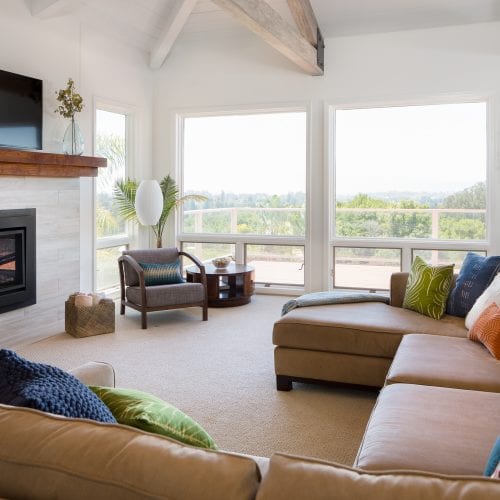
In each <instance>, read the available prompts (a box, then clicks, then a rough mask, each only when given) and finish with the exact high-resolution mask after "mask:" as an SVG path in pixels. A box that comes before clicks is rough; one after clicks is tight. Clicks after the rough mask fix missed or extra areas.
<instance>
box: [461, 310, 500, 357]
mask: <svg viewBox="0 0 500 500" xmlns="http://www.w3.org/2000/svg"><path fill="white" fill-rule="evenodd" d="M468 337H469V338H470V339H471V340H475V341H476V342H481V343H482V344H483V345H484V346H485V347H486V349H488V351H490V353H491V354H492V356H493V357H494V358H496V359H500V307H498V306H497V305H496V304H495V303H493V304H491V305H489V306H488V307H487V308H486V309H485V310H484V311H483V313H482V314H481V316H479V318H478V320H477V321H476V322H475V323H474V324H473V325H472V328H471V329H470V330H469V333H468Z"/></svg>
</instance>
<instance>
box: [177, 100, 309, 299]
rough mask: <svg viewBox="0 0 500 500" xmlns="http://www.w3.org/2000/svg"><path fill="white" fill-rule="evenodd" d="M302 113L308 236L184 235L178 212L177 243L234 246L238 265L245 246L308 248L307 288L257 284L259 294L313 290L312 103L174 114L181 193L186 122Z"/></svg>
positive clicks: (179, 211) (203, 109)
mask: <svg viewBox="0 0 500 500" xmlns="http://www.w3.org/2000/svg"><path fill="white" fill-rule="evenodd" d="M293 112H301V113H305V114H306V172H305V175H306V178H305V190H306V207H305V222H306V224H305V226H306V227H305V234H304V236H303V237H290V236H260V235H244V234H217V233H216V234H213V233H183V232H182V231H181V229H182V218H183V209H182V208H181V209H180V210H177V214H176V224H175V240H176V242H177V244H178V245H179V246H181V245H182V243H184V242H193V243H232V244H234V245H235V249H236V250H235V255H234V259H235V261H236V262H237V263H239V264H243V263H244V262H245V253H246V252H245V245H246V244H254V245H296V246H303V247H304V266H305V267H304V286H303V287H302V286H294V285H289V286H284V285H271V286H269V285H265V284H258V283H257V284H256V287H255V290H256V292H257V293H263V294H266V293H267V294H273V295H290V294H291V295H300V294H301V293H304V290H306V289H308V288H309V283H310V279H311V278H310V276H311V265H312V262H311V257H310V256H311V252H310V241H311V236H310V227H311V224H310V206H311V203H310V201H311V200H310V196H311V195H310V186H311V179H310V175H311V168H310V164H311V160H310V156H311V103H310V102H294V103H280V104H262V105H239V106H224V107H204V108H189V109H177V110H174V111H173V118H172V119H173V121H174V123H175V126H174V127H173V130H174V131H175V142H174V144H175V151H176V155H175V165H176V169H175V178H176V182H177V186H178V187H179V192H180V193H183V192H184V158H183V155H184V121H185V119H186V118H198V117H209V116H231V115H250V114H272V113H293Z"/></svg>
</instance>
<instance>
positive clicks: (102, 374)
mask: <svg viewBox="0 0 500 500" xmlns="http://www.w3.org/2000/svg"><path fill="white" fill-rule="evenodd" d="M69 372H70V373H71V374H72V375H74V376H75V377H76V378H77V379H78V380H80V382H83V383H84V384H85V385H99V386H103V387H115V370H114V369H113V367H112V366H111V365H110V364H109V363H103V362H98V361H90V362H89V363H85V364H84V365H82V366H79V367H77V368H75V369H73V370H70V371H69Z"/></svg>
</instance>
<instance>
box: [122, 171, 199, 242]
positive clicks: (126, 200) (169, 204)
mask: <svg viewBox="0 0 500 500" xmlns="http://www.w3.org/2000/svg"><path fill="white" fill-rule="evenodd" d="M138 187H139V182H138V181H136V180H135V179H125V180H121V181H117V182H116V184H115V188H114V197H115V200H116V202H117V205H118V212H119V214H120V216H121V217H123V218H124V219H125V220H127V221H131V222H137V223H139V219H138V217H137V213H136V210H135V195H136V192H137V188H138ZM160 188H161V192H162V194H163V210H162V213H161V215H160V219H159V221H158V222H157V223H156V224H155V225H153V226H151V227H152V229H153V233H154V235H155V237H156V247H157V248H161V247H162V239H163V230H164V229H165V225H166V223H167V219H168V216H169V215H170V213H171V212H172V210H174V209H175V208H176V207H178V206H180V205H182V204H183V203H185V202H186V201H189V200H193V201H199V202H203V201H206V200H207V197H206V196H203V195H200V194H188V195H185V196H181V197H179V189H178V188H177V185H176V183H175V181H174V180H173V179H172V177H170V175H167V176H165V177H164V178H163V179H162V180H161V182H160Z"/></svg>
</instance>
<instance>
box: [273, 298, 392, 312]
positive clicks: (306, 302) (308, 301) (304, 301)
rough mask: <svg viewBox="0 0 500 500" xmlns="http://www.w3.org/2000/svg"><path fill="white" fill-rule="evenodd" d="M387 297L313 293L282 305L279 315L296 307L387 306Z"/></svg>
mask: <svg viewBox="0 0 500 500" xmlns="http://www.w3.org/2000/svg"><path fill="white" fill-rule="evenodd" d="M389 301H390V299H389V297H387V296H385V295H380V294H377V293H358V292H314V293H306V294H305V295H301V296H300V297H297V298H296V299H291V300H289V301H288V302H286V303H285V304H284V305H283V308H282V309H281V315H282V316H284V315H285V314H287V313H289V312H290V311H291V310H292V309H295V308H296V307H309V306H322V305H325V304H349V303H353V302H383V303H384V304H389Z"/></svg>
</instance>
